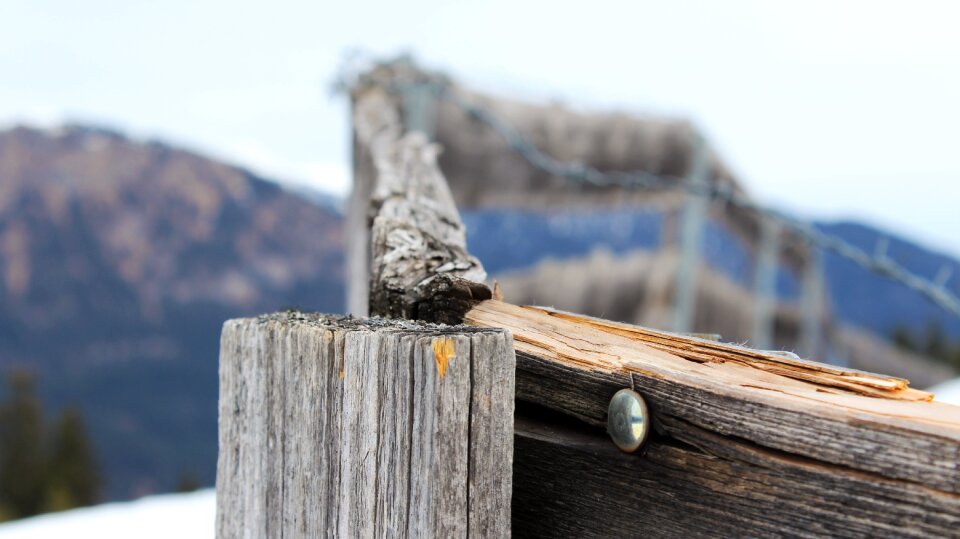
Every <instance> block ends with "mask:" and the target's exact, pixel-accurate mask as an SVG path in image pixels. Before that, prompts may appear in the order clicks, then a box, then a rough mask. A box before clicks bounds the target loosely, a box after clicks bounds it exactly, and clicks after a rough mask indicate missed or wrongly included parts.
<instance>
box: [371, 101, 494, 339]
mask: <svg viewBox="0 0 960 539" xmlns="http://www.w3.org/2000/svg"><path fill="white" fill-rule="evenodd" d="M354 107H355V108H354V126H355V127H356V132H357V137H358V139H359V141H360V143H361V144H363V145H364V146H365V147H366V148H368V149H369V152H370V155H371V158H372V160H373V163H374V165H375V167H376V174H377V179H376V183H375V186H374V188H373V194H372V196H371V207H370V210H369V211H370V215H372V216H374V218H373V221H372V227H371V230H370V249H371V254H370V256H371V263H370V269H371V273H370V292H369V302H370V312H371V313H372V314H378V315H384V316H391V317H398V318H420V319H428V320H435V321H439V322H448V321H450V320H451V319H452V318H451V317H448V316H446V315H445V313H446V311H448V310H449V309H450V307H451V305H450V303H451V302H452V303H453V304H457V303H463V302H464V301H469V300H472V299H489V298H490V297H491V295H490V290H489V288H487V287H486V286H485V285H483V284H482V283H483V281H484V280H485V279H486V272H484V270H483V265H482V264H480V261H479V260H477V259H476V258H475V257H472V256H470V254H469V253H468V252H467V248H466V231H465V229H464V227H463V223H462V222H461V221H460V215H459V213H458V212H457V208H456V206H455V205H454V202H453V197H452V196H451V195H450V189H449V188H448V187H447V183H446V180H445V179H444V177H443V175H442V174H441V173H440V169H439V168H438V167H437V154H438V153H439V151H440V150H439V146H437V145H435V144H431V143H429V142H428V141H427V139H426V137H425V136H424V135H423V134H422V133H418V132H413V133H409V134H407V135H403V130H402V128H401V126H400V119H399V113H398V111H397V109H396V104H395V101H394V99H393V98H392V97H390V95H389V94H388V93H387V92H386V91H384V90H383V89H382V88H379V87H372V88H369V89H366V90H363V91H360V90H358V91H357V92H356V97H355V101H354ZM353 278H356V275H354V276H353ZM465 310H466V309H464V308H461V309H460V311H461V314H462V312H463V311H465Z"/></svg>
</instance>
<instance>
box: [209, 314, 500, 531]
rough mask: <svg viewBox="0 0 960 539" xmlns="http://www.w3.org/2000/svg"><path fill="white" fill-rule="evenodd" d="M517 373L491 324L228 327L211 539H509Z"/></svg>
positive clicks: (315, 319) (301, 318) (299, 317)
mask: <svg viewBox="0 0 960 539" xmlns="http://www.w3.org/2000/svg"><path fill="white" fill-rule="evenodd" d="M514 369H515V356H514V351H513V338H512V336H511V334H510V333H509V332H507V331H505V330H499V329H494V330H490V329H478V328H467V327H464V326H438V325H431V324H422V323H416V322H409V321H387V320H382V319H372V320H356V319H344V318H338V317H325V316H322V315H313V314H303V313H281V314H275V315H270V316H263V317H260V318H256V319H242V320H232V321H229V322H227V323H226V324H225V325H224V329H223V334H222V337H221V357H220V457H219V461H218V463H217V536H218V537H223V538H228V537H281V536H283V537H324V536H338V537H372V536H377V537H466V536H468V535H473V536H475V537H505V536H509V534H510V496H511V484H512V483H511V481H512V459H513V408H514V394H513V393H514V392H513V388H514Z"/></svg>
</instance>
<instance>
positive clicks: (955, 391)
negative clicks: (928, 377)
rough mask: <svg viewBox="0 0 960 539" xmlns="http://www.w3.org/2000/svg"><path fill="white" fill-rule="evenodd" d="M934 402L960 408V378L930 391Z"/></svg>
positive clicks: (948, 381)
mask: <svg viewBox="0 0 960 539" xmlns="http://www.w3.org/2000/svg"><path fill="white" fill-rule="evenodd" d="M929 391H930V392H931V393H933V400H935V401H939V402H947V403H950V404H956V405H958V406H960V378H954V379H953V380H947V381H946V382H941V383H939V384H937V385H935V386H933V387H931V388H930V389H929Z"/></svg>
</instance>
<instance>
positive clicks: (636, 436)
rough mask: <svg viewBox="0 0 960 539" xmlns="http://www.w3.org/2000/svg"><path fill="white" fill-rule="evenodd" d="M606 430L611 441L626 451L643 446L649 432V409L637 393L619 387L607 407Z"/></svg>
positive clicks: (631, 451) (630, 451)
mask: <svg viewBox="0 0 960 539" xmlns="http://www.w3.org/2000/svg"><path fill="white" fill-rule="evenodd" d="M607 432H608V433H609V434H610V438H611V439H612V440H613V443H614V444H615V445H616V446H617V447H619V448H620V450H621V451H624V452H626V453H633V452H634V451H636V450H637V449H640V447H641V446H643V442H645V441H646V440H647V435H649V434H650V411H649V410H648V409H647V403H646V402H645V401H644V400H643V397H641V396H640V394H639V393H637V392H636V391H634V390H632V389H621V390H620V391H617V393H616V394H615V395H614V396H613V398H612V399H610V407H609V408H607Z"/></svg>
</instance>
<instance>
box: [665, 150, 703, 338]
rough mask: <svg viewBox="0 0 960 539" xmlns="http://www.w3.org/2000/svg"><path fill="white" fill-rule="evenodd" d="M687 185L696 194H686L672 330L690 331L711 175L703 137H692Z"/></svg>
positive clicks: (692, 321)
mask: <svg viewBox="0 0 960 539" xmlns="http://www.w3.org/2000/svg"><path fill="white" fill-rule="evenodd" d="M693 136H694V138H695V140H694V142H693V144H692V147H691V150H690V165H689V170H688V171H687V179H686V181H687V182H688V183H689V184H690V185H692V186H694V188H695V189H699V191H691V192H688V193H687V202H686V206H685V207H684V208H683V222H682V223H681V225H680V226H681V228H680V266H679V267H678V268H677V284H676V289H675V292H674V306H673V330H674V331H680V332H685V331H693V330H694V320H695V318H694V317H695V315H696V312H695V309H696V307H697V284H698V282H699V281H698V279H697V277H698V274H699V273H700V259H701V257H702V252H701V251H702V250H703V231H704V229H705V228H706V225H707V211H708V209H709V207H710V198H709V197H708V196H707V193H706V190H707V188H708V184H709V178H708V175H709V174H710V161H709V148H708V147H707V143H706V141H705V140H703V136H702V135H700V134H699V133H694V135H693Z"/></svg>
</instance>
